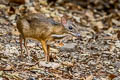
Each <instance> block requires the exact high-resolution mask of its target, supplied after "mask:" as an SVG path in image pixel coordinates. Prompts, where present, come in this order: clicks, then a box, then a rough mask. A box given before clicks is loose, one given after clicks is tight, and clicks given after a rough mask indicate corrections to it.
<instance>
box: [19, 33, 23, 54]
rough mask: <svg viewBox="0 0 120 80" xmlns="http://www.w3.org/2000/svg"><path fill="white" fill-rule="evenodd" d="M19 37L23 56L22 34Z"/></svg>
mask: <svg viewBox="0 0 120 80" xmlns="http://www.w3.org/2000/svg"><path fill="white" fill-rule="evenodd" d="M19 39H20V49H21V55H22V56H23V48H22V39H23V37H22V35H20V36H19Z"/></svg>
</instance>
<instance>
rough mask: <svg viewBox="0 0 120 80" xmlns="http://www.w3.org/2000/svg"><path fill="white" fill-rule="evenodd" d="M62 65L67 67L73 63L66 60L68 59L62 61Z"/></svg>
mask: <svg viewBox="0 0 120 80" xmlns="http://www.w3.org/2000/svg"><path fill="white" fill-rule="evenodd" d="M62 65H65V66H68V67H72V66H74V64H73V63H72V62H68V61H65V62H62Z"/></svg>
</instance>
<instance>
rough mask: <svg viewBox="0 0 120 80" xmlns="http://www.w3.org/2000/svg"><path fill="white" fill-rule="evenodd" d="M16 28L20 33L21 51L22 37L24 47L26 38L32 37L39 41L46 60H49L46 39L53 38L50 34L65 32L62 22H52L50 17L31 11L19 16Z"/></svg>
mask: <svg viewBox="0 0 120 80" xmlns="http://www.w3.org/2000/svg"><path fill="white" fill-rule="evenodd" d="M17 28H18V31H19V32H20V34H21V35H20V37H21V38H20V41H21V42H20V44H21V53H22V39H24V46H25V47H26V42H25V40H26V38H33V39H36V40H38V41H40V42H41V45H42V47H43V50H44V52H45V59H46V61H49V49H48V48H49V47H48V46H49V45H47V43H46V41H47V40H55V38H53V37H52V36H51V35H52V34H64V33H65V32H66V31H65V28H64V27H63V25H62V24H60V23H57V24H54V22H51V21H50V19H48V18H46V17H44V16H43V15H41V14H39V13H32V14H28V15H25V16H23V17H21V18H20V19H19V20H18V21H17ZM26 48H27V47H26ZM26 50H27V49H26Z"/></svg>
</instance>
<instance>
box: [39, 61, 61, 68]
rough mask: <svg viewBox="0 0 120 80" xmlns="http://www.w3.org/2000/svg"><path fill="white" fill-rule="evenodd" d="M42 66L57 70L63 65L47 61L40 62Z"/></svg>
mask: <svg viewBox="0 0 120 80" xmlns="http://www.w3.org/2000/svg"><path fill="white" fill-rule="evenodd" d="M39 65H40V66H44V67H51V68H53V69H56V68H58V67H60V66H61V65H60V64H59V63H55V62H45V61H40V62H39Z"/></svg>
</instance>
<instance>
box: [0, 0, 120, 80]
mask: <svg viewBox="0 0 120 80" xmlns="http://www.w3.org/2000/svg"><path fill="white" fill-rule="evenodd" d="M1 1H2V0H1ZM62 1H64V0H62ZM76 1H78V4H77V3H76ZM76 1H74V2H72V1H71V0H68V1H66V2H65V1H64V2H56V3H54V4H51V3H49V4H48V3H47V2H46V1H42V0H39V1H38V2H34V1H33V2H30V3H26V5H25V4H17V5H15V4H14V3H11V4H9V3H6V2H4V1H3V2H1V4H0V79H1V80H64V79H68V80H120V77H119V75H120V41H119V36H120V35H119V34H120V32H119V27H120V23H119V21H120V11H119V8H120V7H119V6H120V5H119V2H117V1H114V0H111V2H110V1H108V2H107V1H105V0H103V1H101V0H95V1H96V2H93V1H92V0H90V2H89V1H88V3H86V4H82V3H85V1H82V0H81V1H79V0H76ZM91 3H92V4H94V5H92V4H91ZM103 3H105V4H103ZM8 4H9V5H8ZM50 4H51V6H48V5H50ZM24 5H25V6H27V7H25V6H24ZM103 6H105V7H103ZM106 6H107V7H106ZM111 6H112V7H111ZM25 10H26V11H27V10H30V11H31V12H41V13H43V14H45V16H47V17H52V18H53V19H54V20H56V21H59V20H60V17H61V16H63V14H67V16H68V19H70V20H72V21H73V22H75V23H76V25H77V29H78V30H79V33H80V35H81V36H80V37H79V38H75V37H72V36H67V37H66V38H65V39H63V40H61V42H62V43H63V44H59V41H56V42H53V43H51V51H50V52H51V62H49V63H46V62H45V61H44V52H43V50H42V47H41V44H40V43H39V42H38V41H36V40H28V41H27V43H28V44H27V46H28V51H29V53H30V56H31V57H30V58H29V57H27V53H26V51H25V49H24V54H25V55H26V56H25V57H24V58H22V59H21V57H20V55H21V53H20V52H21V50H20V44H19V36H18V35H19V33H18V32H17V31H16V27H15V26H16V20H17V18H16V16H17V14H20V15H21V16H22V14H24V11H25ZM55 46H56V47H55Z"/></svg>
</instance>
